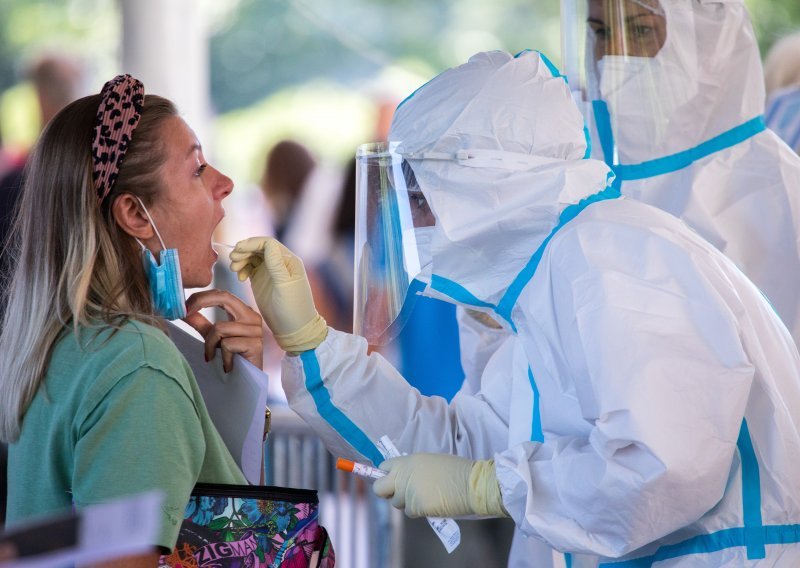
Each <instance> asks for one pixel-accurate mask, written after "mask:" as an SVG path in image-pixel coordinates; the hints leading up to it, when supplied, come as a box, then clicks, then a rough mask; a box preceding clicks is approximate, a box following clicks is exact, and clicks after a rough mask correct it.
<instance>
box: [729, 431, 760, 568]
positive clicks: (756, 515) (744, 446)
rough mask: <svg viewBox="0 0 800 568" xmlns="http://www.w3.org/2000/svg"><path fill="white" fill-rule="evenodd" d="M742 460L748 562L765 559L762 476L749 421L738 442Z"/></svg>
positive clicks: (743, 504)
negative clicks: (762, 520)
mask: <svg viewBox="0 0 800 568" xmlns="http://www.w3.org/2000/svg"><path fill="white" fill-rule="evenodd" d="M736 446H737V447H738V448H739V455H740V456H741V459H742V507H743V508H744V527H745V544H746V546H747V558H748V560H756V559H759V558H765V557H766V555H767V553H766V549H765V548H764V538H763V533H762V532H761V528H762V522H761V475H760V474H759V471H758V459H757V458H756V452H755V450H754V449H753V442H752V440H751V439H750V431H749V429H748V428H747V420H742V427H741V429H740V430H739V440H738V441H737V442H736Z"/></svg>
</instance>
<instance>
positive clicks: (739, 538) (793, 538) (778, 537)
mask: <svg viewBox="0 0 800 568" xmlns="http://www.w3.org/2000/svg"><path fill="white" fill-rule="evenodd" d="M747 530H748V529H746V528H745V527H737V528H734V529H724V530H721V531H717V532H713V533H711V534H703V535H698V536H696V537H693V538H690V539H688V540H685V541H683V542H679V543H676V544H668V545H665V546H662V547H661V548H659V549H658V551H657V552H656V553H655V554H653V555H651V556H644V557H642V558H634V559H631V560H622V561H620V562H604V563H602V564H600V568H606V567H607V568H649V567H650V566H652V565H653V564H654V563H656V562H661V561H663V560H671V559H673V558H679V557H681V556H689V555H691V554H708V553H711V552H719V551H720V550H725V549H728V548H739V547H745V546H747V540H748V536H747V532H746V531H747ZM753 532H755V531H753ZM757 532H758V534H759V540H761V541H763V543H764V544H765V545H776V544H798V543H800V525H764V526H762V527H759V528H758V529H757Z"/></svg>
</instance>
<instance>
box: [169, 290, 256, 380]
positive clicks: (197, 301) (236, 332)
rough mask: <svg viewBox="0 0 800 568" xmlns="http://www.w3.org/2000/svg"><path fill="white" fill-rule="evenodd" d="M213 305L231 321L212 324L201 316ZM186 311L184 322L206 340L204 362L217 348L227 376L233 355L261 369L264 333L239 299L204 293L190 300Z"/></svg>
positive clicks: (216, 293)
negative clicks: (237, 355)
mask: <svg viewBox="0 0 800 568" xmlns="http://www.w3.org/2000/svg"><path fill="white" fill-rule="evenodd" d="M214 306H216V307H218V308H222V309H223V310H225V312H226V313H227V314H228V316H229V318H230V319H229V320H228V321H220V322H217V323H213V324H212V323H211V322H210V321H208V320H207V319H206V318H205V317H204V316H203V314H201V313H200V310H201V309H203V308H210V307H214ZM186 312H187V315H186V317H185V318H184V319H183V321H185V322H186V323H188V324H189V325H190V326H192V327H193V328H195V329H196V330H197V331H198V332H200V335H202V336H203V337H204V338H205V340H206V348H205V351H206V353H205V354H206V361H211V360H212V359H213V358H214V356H215V355H216V350H217V348H218V347H219V348H220V350H221V351H222V369H223V370H224V371H225V372H226V373H228V372H230V370H231V369H232V368H233V354H234V353H238V354H239V355H241V356H242V357H244V358H245V359H247V360H248V361H250V362H251V363H252V364H253V365H255V366H256V367H258V368H259V369H261V368H262V365H263V362H264V361H263V359H264V332H263V329H262V327H261V325H262V321H261V316H260V315H259V314H258V312H256V311H255V310H253V309H252V308H250V307H249V306H248V305H247V304H245V303H244V302H243V301H242V300H240V299H239V298H237V297H236V296H234V295H233V294H231V293H230V292H226V291H224V290H204V291H202V292H197V293H195V294H192V295H191V296H190V297H189V299H188V300H187V301H186Z"/></svg>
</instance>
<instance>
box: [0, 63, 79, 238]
mask: <svg viewBox="0 0 800 568" xmlns="http://www.w3.org/2000/svg"><path fill="white" fill-rule="evenodd" d="M25 78H26V79H27V80H28V81H30V82H31V84H32V85H33V87H34V90H35V91H36V100H37V102H38V108H39V131H41V130H42V129H43V128H44V127H45V126H46V125H47V123H49V122H50V120H51V119H52V118H53V117H54V116H55V115H56V113H58V111H60V110H61V109H62V108H64V107H65V106H67V105H68V104H69V103H71V102H72V101H74V100H75V99H77V98H78V97H79V96H80V95H81V94H83V93H82V90H83V87H84V84H83V83H84V71H83V68H82V66H81V64H80V63H79V62H78V61H77V60H76V59H74V58H71V57H67V56H64V55H57V54H47V55H43V56H41V57H39V58H38V59H36V60H35V61H34V62H33V63H32V64H31V65H30V66H29V67H28V69H27V71H26V73H25ZM24 166H25V163H24V161H23V162H22V163H19V164H18V165H17V166H16V167H15V168H13V169H12V170H11V171H9V172H7V173H6V174H5V175H4V176H3V178H2V179H1V180H0V193H2V194H4V197H3V199H4V200H5V199H9V201H11V202H16V196H17V195H18V193H19V191H20V185H21V182H22V174H23V170H24ZM7 196H12V197H7ZM5 221H8V219H5ZM3 235H5V232H3Z"/></svg>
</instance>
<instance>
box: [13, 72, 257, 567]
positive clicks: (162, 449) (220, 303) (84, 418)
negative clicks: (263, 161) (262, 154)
mask: <svg viewBox="0 0 800 568" xmlns="http://www.w3.org/2000/svg"><path fill="white" fill-rule="evenodd" d="M232 190H233V183H232V182H231V180H230V179H229V178H228V177H227V176H225V175H223V174H222V173H220V172H219V171H217V170H216V169H214V168H213V167H212V166H211V165H209V164H208V163H207V162H206V161H205V158H204V155H203V152H202V148H201V146H200V143H199V141H198V140H197V138H196V136H195V134H194V132H193V131H192V130H191V129H190V128H189V126H188V125H187V124H186V122H185V121H184V120H183V119H182V118H181V117H180V116H179V114H178V111H177V109H176V108H175V106H174V105H173V104H172V103H171V102H170V101H168V100H166V99H164V98H162V97H159V96H156V95H145V93H144V86H143V85H142V84H141V82H139V81H138V80H136V79H134V78H133V77H131V76H130V75H119V76H117V77H116V78H115V79H114V80H112V81H109V82H108V83H106V85H105V86H104V87H103V89H102V91H101V93H100V94H97V95H92V96H88V97H84V98H81V99H79V100H77V101H75V102H73V103H71V104H70V105H68V106H67V107H65V108H64V109H63V110H62V111H61V112H59V113H58V114H57V115H56V117H55V118H53V119H52V120H51V121H50V122H49V123H48V125H47V126H46V127H45V130H44V132H43V133H42V135H41V137H40V139H39V141H38V142H37V144H36V146H35V148H34V151H33V153H32V155H31V157H30V163H29V166H28V167H27V169H26V175H25V180H24V182H23V190H22V195H21V199H20V207H19V211H18V214H17V217H16V219H15V224H14V226H13V228H12V233H11V237H10V239H11V240H10V248H9V249H8V254H9V256H10V258H11V259H13V273H12V277H11V281H10V283H9V285H8V286H7V287H5V288H4V289H3V291H2V301H3V302H5V303H6V306H7V311H6V313H5V316H4V322H3V328H2V332H0V405H2V410H1V411H0V419H1V420H0V440H2V441H4V442H7V443H9V468H8V511H7V515H8V519H7V520H8V523H9V525H12V524H15V525H16V524H19V523H22V522H24V521H25V520H26V519H33V518H35V517H40V516H44V515H47V514H49V513H52V512H55V511H58V510H64V509H69V508H71V507H77V508H79V509H80V508H82V507H84V506H86V505H90V504H93V503H101V502H106V501H108V500H111V499H113V498H115V497H119V496H123V495H130V494H136V493H140V492H143V491H148V490H159V491H161V492H162V493H163V494H164V497H165V503H164V506H163V507H162V509H161V510H162V517H161V525H162V526H161V531H160V532H159V536H158V540H157V541H156V542H153V543H152V544H153V545H154V546H155V547H160V548H161V550H162V551H169V550H172V548H173V547H174V545H175V542H176V539H177V537H178V531H179V529H180V526H181V520H182V519H183V511H184V510H185V507H186V505H187V503H188V501H189V495H190V493H191V491H192V488H193V487H194V485H195V483H196V482H198V481H200V482H210V483H223V484H246V483H247V482H246V480H245V477H244V475H243V474H242V472H241V470H240V469H239V467H238V466H237V465H236V462H235V461H234V459H233V458H232V457H231V455H230V452H229V451H228V449H227V447H226V446H225V444H224V442H223V441H222V438H221V437H220V435H219V433H218V432H217V430H216V428H215V427H214V424H213V423H212V422H211V419H210V417H209V415H208V411H207V409H206V406H205V403H204V401H203V398H202V395H201V394H200V391H199V388H198V386H197V382H196V380H195V377H194V374H193V373H192V371H191V369H190V367H189V364H188V363H187V362H186V360H185V359H184V357H183V356H182V355H181V353H180V352H179V351H178V349H177V347H176V346H175V345H174V344H173V343H172V342H171V341H170V340H169V338H168V336H167V335H166V333H165V330H166V323H165V320H175V319H183V320H184V321H185V322H186V323H187V324H189V325H191V326H192V327H194V328H195V329H196V330H197V331H198V332H199V333H200V334H201V335H202V336H203V337H204V338H205V352H206V357H207V359H209V360H210V359H212V358H214V357H215V356H216V355H217V350H219V351H220V356H221V357H222V361H223V368H224V369H225V370H228V369H230V367H231V365H232V364H233V356H234V354H235V353H238V354H240V355H242V356H243V357H245V358H246V359H247V360H249V361H250V362H251V363H253V364H254V365H256V366H257V367H259V368H260V367H261V365H262V349H263V346H262V323H261V318H260V317H258V314H257V313H256V312H255V311H254V310H252V309H250V308H248V307H247V306H246V305H245V304H244V303H242V302H241V301H240V300H238V299H237V298H236V297H235V296H233V295H231V294H229V293H227V292H223V291H220V290H213V289H212V290H206V291H202V292H198V293H195V294H193V295H192V296H191V297H190V298H189V300H188V302H187V301H186V299H185V297H184V287H186V288H193V287H204V286H207V285H208V284H209V283H210V281H211V274H212V267H213V266H214V264H215V261H216V258H217V255H216V253H215V252H214V250H213V249H212V245H211V239H212V235H213V233H214V230H215V228H216V227H217V225H218V224H219V222H220V221H221V220H222V218H223V217H224V209H223V207H222V200H223V199H224V198H225V197H227V196H228V194H230V192H231V191H232ZM211 306H217V307H222V308H223V309H224V310H225V311H226V312H227V313H228V314H229V316H230V320H229V321H222V322H217V323H215V324H212V323H211V322H209V321H208V320H206V318H205V317H204V316H203V315H202V314H201V313H200V312H199V310H200V309H202V308H205V307H211ZM157 560H158V552H154V553H153V554H148V555H144V556H141V557H137V558H132V559H130V560H129V561H128V563H122V562H114V563H111V565H112V566H126V567H128V566H129V567H136V568H139V567H142V568H145V567H147V568H152V567H154V566H155V565H156V563H157Z"/></svg>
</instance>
